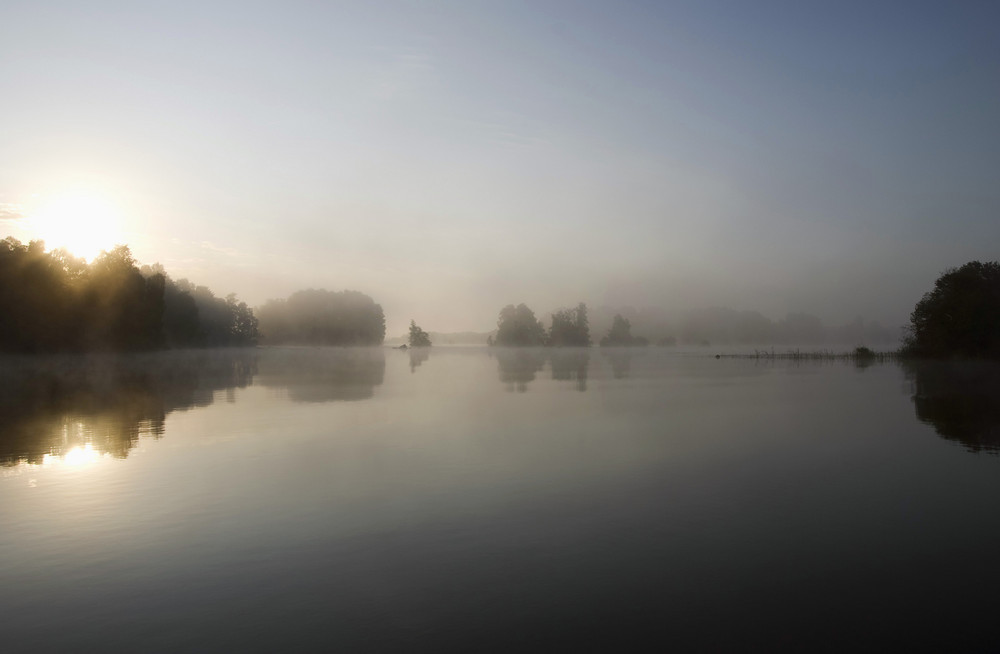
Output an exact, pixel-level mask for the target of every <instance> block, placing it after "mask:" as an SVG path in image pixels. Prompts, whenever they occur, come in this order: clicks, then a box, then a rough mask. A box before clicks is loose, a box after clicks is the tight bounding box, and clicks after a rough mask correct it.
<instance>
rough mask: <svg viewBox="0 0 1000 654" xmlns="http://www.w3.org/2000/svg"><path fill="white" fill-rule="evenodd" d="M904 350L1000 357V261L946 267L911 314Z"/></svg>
mask: <svg viewBox="0 0 1000 654" xmlns="http://www.w3.org/2000/svg"><path fill="white" fill-rule="evenodd" d="M903 352H904V353H905V354H907V355H910V356H915V357H930V358H940V357H968V358H993V359H995V358H1000V263H997V262H996V261H991V262H987V263H980V262H979V261H971V262H969V263H967V264H965V265H964V266H962V267H961V268H952V269H950V270H947V271H945V273H944V274H943V275H941V276H940V277H939V278H938V279H937V281H936V282H934V289H933V290H931V291H930V292H928V293H925V294H924V296H923V298H921V300H920V301H919V302H917V305H916V307H915V308H914V309H913V313H911V314H910V324H909V326H908V328H907V335H906V338H905V341H904V344H903Z"/></svg>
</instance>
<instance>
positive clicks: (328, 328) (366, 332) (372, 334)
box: [258, 289, 385, 345]
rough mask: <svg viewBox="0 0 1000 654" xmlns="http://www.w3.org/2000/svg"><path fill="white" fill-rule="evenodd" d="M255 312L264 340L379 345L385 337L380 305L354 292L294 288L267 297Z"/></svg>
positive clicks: (312, 343)
mask: <svg viewBox="0 0 1000 654" xmlns="http://www.w3.org/2000/svg"><path fill="white" fill-rule="evenodd" d="M258 313H259V315H260V329H261V332H262V338H264V339H265V340H266V342H267V343H272V344H273V343H299V344H309V345H381V344H382V341H383V340H384V339H385V315H384V314H383V313H382V306H381V305H379V304H376V303H375V301H374V300H373V299H372V298H370V297H368V296H367V295H365V294H364V293H359V292H357V291H340V292H336V291H327V290H323V289H308V290H305V291H298V292H297V293H293V294H292V295H291V296H290V297H289V298H288V299H287V300H269V301H268V302H266V303H265V304H264V306H263V307H261V308H260V310H259V311H258Z"/></svg>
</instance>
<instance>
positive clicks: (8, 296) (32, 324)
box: [0, 238, 256, 353]
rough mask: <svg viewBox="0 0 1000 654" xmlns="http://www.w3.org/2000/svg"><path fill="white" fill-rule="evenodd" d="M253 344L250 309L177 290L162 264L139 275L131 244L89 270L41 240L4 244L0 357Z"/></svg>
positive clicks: (205, 293)
mask: <svg viewBox="0 0 1000 654" xmlns="http://www.w3.org/2000/svg"><path fill="white" fill-rule="evenodd" d="M184 283H185V284H187V282H184ZM192 289H193V290H194V291H195V295H198V296H200V297H199V298H196V297H192V294H191V293H190V292H189V291H190V290H192ZM197 299H201V300H203V304H204V305H205V309H203V310H202V311H199V309H200V308H201V307H199V306H198V303H197V301H196V300H197ZM213 310H214V311H215V313H216V314H218V316H215V314H213ZM203 316H206V317H208V318H210V319H211V318H213V317H215V318H216V319H217V321H218V322H219V323H220V326H219V327H218V328H216V327H215V326H214V325H213V323H212V322H211V320H202V319H201V318H202V317H203ZM216 333H221V334H222V336H220V337H214V335H215V334H216ZM255 338H256V318H255V317H254V316H253V312H252V311H251V310H250V309H249V308H248V307H247V306H246V305H245V304H244V303H239V302H236V300H235V297H232V298H231V299H229V300H217V299H216V298H215V297H214V296H213V295H212V293H211V291H209V290H208V289H206V288H204V287H198V288H197V289H194V288H193V287H191V286H190V284H188V285H187V287H184V286H182V285H180V284H174V283H173V282H172V281H171V280H170V279H169V278H168V277H167V276H166V273H165V272H164V270H163V267H162V266H160V265H159V264H156V265H154V266H146V267H144V268H143V269H141V270H140V269H139V268H138V267H137V265H136V261H135V259H134V257H133V256H132V252H131V251H130V250H129V248H128V246H126V245H119V246H116V247H114V248H112V249H110V250H107V251H105V252H102V253H101V254H100V255H99V256H98V257H97V258H96V259H94V261H93V262H92V263H90V264H87V262H86V261H84V260H83V259H78V258H75V257H73V256H72V255H70V254H69V253H67V252H66V251H65V250H54V251H52V252H45V246H44V244H43V243H42V242H41V241H32V242H31V243H29V244H28V245H26V246H25V245H22V244H21V243H20V242H18V241H17V240H16V239H13V238H8V239H4V240H3V241H0V351H7V352H28V353H31V352H59V351H88V350H110V351H134V350H152V349H158V348H161V347H163V346H164V345H166V346H191V345H245V344H250V343H253V342H254V339H255Z"/></svg>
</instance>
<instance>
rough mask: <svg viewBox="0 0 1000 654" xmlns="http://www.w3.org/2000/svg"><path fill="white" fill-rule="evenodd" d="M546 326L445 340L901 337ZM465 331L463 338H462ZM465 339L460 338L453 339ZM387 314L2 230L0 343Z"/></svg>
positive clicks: (232, 342) (727, 313) (296, 330)
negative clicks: (234, 286) (248, 295)
mask: <svg viewBox="0 0 1000 654" xmlns="http://www.w3.org/2000/svg"><path fill="white" fill-rule="evenodd" d="M550 316H551V325H550V326H549V327H548V328H546V327H544V326H543V325H542V324H541V321H539V320H537V319H536V318H535V314H534V312H533V311H531V309H529V308H528V307H527V306H525V305H523V304H521V305H518V306H516V307H515V306H513V305H508V306H507V307H504V309H503V310H502V311H501V312H500V319H499V320H498V328H497V330H496V331H495V332H492V333H486V332H484V333H482V334H474V333H466V334H460V335H445V334H436V333H433V332H432V333H431V334H430V337H431V338H432V339H433V340H434V341H435V342H440V343H449V342H479V343H485V342H487V341H489V342H496V343H497V344H510V345H518V344H520V345H541V344H548V345H555V346H560V345H567V346H586V345H590V344H591V343H592V342H593V341H599V342H600V343H601V344H602V345H644V344H647V343H648V344H653V345H673V344H700V345H709V344H721V343H729V344H775V345H780V344H803V345H804V344H824V343H830V344H880V343H896V342H898V340H899V334H894V333H893V332H892V331H890V330H889V329H886V328H885V327H883V326H882V325H880V324H878V323H877V322H872V321H867V322H866V321H864V320H863V319H861V318H858V319H857V320H855V321H854V322H851V323H847V324H845V325H839V326H828V325H825V324H824V323H823V322H822V321H821V320H820V319H819V318H817V317H816V316H812V315H809V314H805V313H790V314H788V315H787V316H786V317H785V318H783V319H780V320H771V319H769V318H767V317H765V316H763V315H762V314H760V313H758V312H756V311H736V310H733V309H725V308H712V309H703V310H699V311H692V312H688V313H686V314H682V315H678V314H668V313H667V312H666V311H664V310H661V309H634V308H630V307H619V308H614V309H612V308H608V307H599V308H596V309H592V310H589V311H588V308H587V306H586V305H585V304H583V303H579V304H578V305H577V306H575V307H574V308H571V309H558V310H555V311H553V312H552V313H551V314H550ZM591 334H593V335H594V337H593V339H592V337H591ZM459 337H460V338H459ZM453 338H457V339H458V340H453ZM384 339H385V315H384V313H383V311H382V307H381V306H380V305H379V304H377V303H376V302H375V301H374V300H373V299H372V298H371V297H369V296H368V295H365V294H364V293H359V292H357V291H338V292H335V291H327V290H322V289H308V290H302V291H298V292H296V293H294V294H292V295H291V296H290V297H288V298H286V299H279V300H269V301H268V302H266V303H265V304H264V305H263V306H261V307H259V308H258V309H257V310H256V312H255V310H253V309H251V308H250V307H248V306H247V305H246V303H245V302H240V301H239V300H238V299H237V298H236V296H235V295H234V294H230V295H228V296H226V297H224V298H223V297H217V296H216V295H215V294H214V293H213V292H212V291H211V290H209V289H208V288H206V287H205V286H198V285H195V284H193V283H191V282H189V281H188V280H186V279H180V280H174V279H171V278H170V276H169V275H168V274H167V273H166V271H165V270H164V269H163V267H162V266H160V265H159V264H156V265H153V266H141V267H140V266H139V265H138V264H137V262H136V261H135V259H134V258H133V256H132V253H131V251H130V250H129V248H128V246H124V245H120V246H117V247H115V248H113V249H111V250H109V251H106V252H103V253H102V254H101V255H100V256H98V257H97V258H96V259H94V260H93V261H92V262H90V263H87V262H86V261H85V260H83V259H79V258H76V257H73V256H72V255H71V254H69V253H68V252H66V251H65V250H52V251H49V252H46V251H45V248H44V244H43V243H42V242H41V241H32V242H31V243H28V244H27V245H25V244H22V243H21V242H19V241H18V240H16V239H14V238H6V239H4V240H2V241H0V351H4V352H21V353H43V352H82V351H137V350H155V349H163V348H191V347H218V346H244V345H254V344H257V343H258V342H259V343H263V344H282V343H293V344H313V345H380V344H382V343H383V342H384Z"/></svg>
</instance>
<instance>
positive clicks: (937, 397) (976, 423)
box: [904, 362, 1000, 453]
mask: <svg viewBox="0 0 1000 654" xmlns="http://www.w3.org/2000/svg"><path fill="white" fill-rule="evenodd" d="M904 369H905V370H906V374H907V377H908V378H909V379H910V380H911V382H912V383H913V405H914V409H915V410H916V414H917V419H918V420H920V421H921V422H924V423H927V424H929V425H932V426H933V427H934V429H935V430H936V431H937V433H938V435H940V436H941V437H942V438H945V439H947V440H950V441H955V442H958V443H961V444H962V445H964V446H965V447H966V448H967V449H968V450H969V451H970V452H992V453H998V452H1000V366H998V365H997V364H993V363H982V362H978V363H970V362H921V363H908V364H904Z"/></svg>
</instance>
